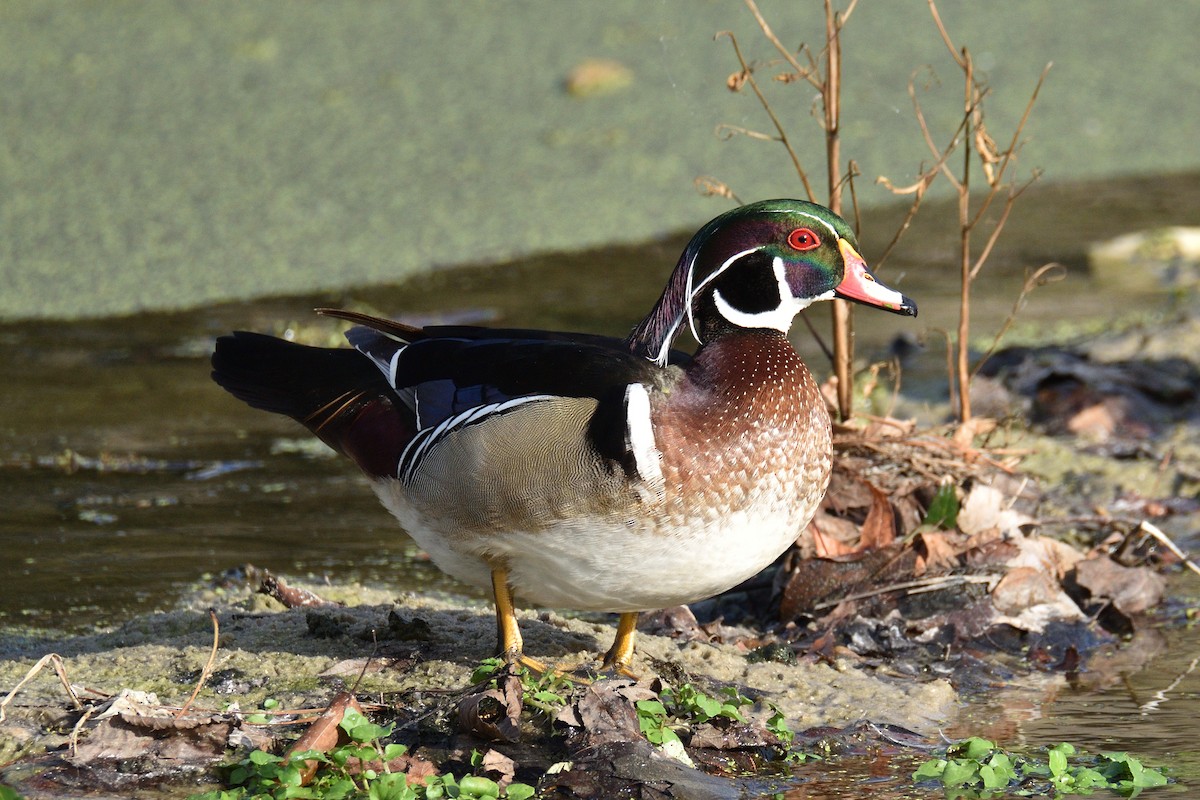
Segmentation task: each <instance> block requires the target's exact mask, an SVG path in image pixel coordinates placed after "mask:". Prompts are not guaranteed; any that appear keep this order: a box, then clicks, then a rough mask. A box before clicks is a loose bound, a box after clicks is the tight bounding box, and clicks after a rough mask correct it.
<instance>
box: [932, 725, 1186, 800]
mask: <svg viewBox="0 0 1200 800" xmlns="http://www.w3.org/2000/svg"><path fill="white" fill-rule="evenodd" d="M1072 759H1074V761H1075V763H1072ZM913 780H915V781H918V782H920V781H936V782H938V783H940V784H942V785H943V786H945V787H946V789H948V790H954V792H955V793H956V796H957V797H979V798H985V797H1002V796H1003V797H1028V796H1032V795H1035V794H1036V795H1043V794H1052V795H1055V796H1058V795H1065V794H1090V793H1091V792H1092V791H1093V790H1095V789H1110V790H1112V791H1115V792H1119V793H1121V794H1124V795H1126V796H1129V797H1135V796H1137V794H1139V793H1140V792H1141V790H1142V789H1147V788H1152V787H1155V786H1162V785H1164V784H1166V782H1167V779H1166V777H1164V776H1163V774H1162V773H1161V772H1159V771H1158V770H1154V769H1150V768H1148V767H1145V766H1143V765H1142V763H1141V762H1140V761H1138V760H1137V759H1136V758H1134V757H1133V756H1130V755H1128V754H1127V753H1102V754H1100V755H1098V756H1095V757H1088V756H1085V755H1083V754H1081V753H1078V752H1077V751H1076V749H1075V747H1074V746H1073V745H1070V744H1068V743H1066V742H1063V743H1062V744H1059V745H1055V746H1054V747H1051V748H1049V750H1048V751H1047V753H1046V760H1045V761H1041V760H1039V759H1034V758H1026V757H1024V756H1019V755H1013V754H1011V753H1007V752H1005V751H1004V750H1001V749H999V748H997V747H996V745H995V743H994V742H990V741H988V740H987V739H981V738H979V737H977V736H972V737H971V738H969V739H964V740H963V741H961V742H957V743H955V744H952V745H950V746H949V747H948V748H947V749H946V755H945V757H944V758H935V759H931V760H929V761H926V762H925V763H924V764H922V765H921V766H920V767H918V768H917V771H916V772H914V773H913Z"/></svg>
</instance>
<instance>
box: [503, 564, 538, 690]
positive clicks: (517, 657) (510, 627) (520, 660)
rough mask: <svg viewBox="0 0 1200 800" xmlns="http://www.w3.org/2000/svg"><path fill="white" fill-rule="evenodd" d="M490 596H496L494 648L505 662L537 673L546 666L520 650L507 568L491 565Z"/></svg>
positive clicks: (518, 630)
mask: <svg viewBox="0 0 1200 800" xmlns="http://www.w3.org/2000/svg"><path fill="white" fill-rule="evenodd" d="M492 596H493V597H495V598H496V649H497V650H499V652H500V657H501V658H503V659H504V663H506V664H510V665H511V664H521V665H522V666H524V667H527V668H528V669H530V670H533V671H534V672H537V673H539V674H541V673H544V672H546V666H545V665H544V664H542V663H541V662H540V661H538V660H537V659H535V658H529V657H528V656H526V655H525V654H524V652H522V647H523V646H524V644H523V642H522V641H521V629H520V628H518V627H517V610H516V608H515V607H514V606H513V601H512V590H511V589H509V587H508V570H507V569H505V568H504V567H495V566H493V567H492Z"/></svg>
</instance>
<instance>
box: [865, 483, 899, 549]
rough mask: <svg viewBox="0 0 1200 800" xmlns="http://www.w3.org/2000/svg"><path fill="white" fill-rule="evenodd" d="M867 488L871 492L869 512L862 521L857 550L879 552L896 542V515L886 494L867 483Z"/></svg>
mask: <svg viewBox="0 0 1200 800" xmlns="http://www.w3.org/2000/svg"><path fill="white" fill-rule="evenodd" d="M867 488H868V489H870V490H871V510H870V511H868V512H867V518H866V520H864V521H863V525H862V536H861V538H859V541H858V548H857V550H858V551H860V552H861V551H866V550H879V549H881V548H884V547H888V546H890V545H891V544H892V543H893V542H894V541H896V515H895V513H894V512H893V511H892V504H891V503H890V502H888V496H887V494H885V493H884V492H883V491H882V490H880V489H878V488H876V487H875V485H874V484H872V483H868V484H867Z"/></svg>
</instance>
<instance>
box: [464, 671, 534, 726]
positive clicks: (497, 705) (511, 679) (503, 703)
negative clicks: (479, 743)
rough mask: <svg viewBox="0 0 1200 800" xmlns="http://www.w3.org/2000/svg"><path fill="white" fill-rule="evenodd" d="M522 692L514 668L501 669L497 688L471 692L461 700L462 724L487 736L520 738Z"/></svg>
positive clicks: (497, 679) (519, 680)
mask: <svg viewBox="0 0 1200 800" xmlns="http://www.w3.org/2000/svg"><path fill="white" fill-rule="evenodd" d="M521 693H522V690H521V679H520V678H519V677H517V676H516V675H514V674H512V672H511V671H506V672H504V673H501V674H500V675H499V676H498V677H497V678H496V688H493V689H486V690H484V691H482V692H475V693H473V694H469V695H467V696H466V697H464V698H463V699H462V700H460V701H459V703H458V726H459V728H460V729H462V730H463V731H464V732H466V733H472V734H475V735H476V736H480V737H482V738H484V739H492V740H495V741H503V742H515V741H517V740H519V739H520V738H521V727H520V721H521Z"/></svg>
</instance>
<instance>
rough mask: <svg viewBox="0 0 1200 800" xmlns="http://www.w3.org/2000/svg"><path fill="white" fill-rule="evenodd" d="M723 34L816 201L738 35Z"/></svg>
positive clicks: (806, 187)
mask: <svg viewBox="0 0 1200 800" xmlns="http://www.w3.org/2000/svg"><path fill="white" fill-rule="evenodd" d="M721 36H728V37H729V41H730V42H731V43H732V44H733V52H734V54H735V55H736V56H737V60H738V64H740V65H741V67H742V70H743V71H745V72H746V82H747V83H748V84H750V88H751V89H753V90H754V95H755V97H757V98H758V102H759V104H760V105H761V106H762V107H763V110H764V111H766V112H767V116H768V117H770V118H771V124H773V125H774V126H775V130H776V131H777V132H778V133H779V141H780V142H782V143H783V147H784V149H785V150H787V154H788V157H789V158H791V160H792V166H793V167H794V168H795V170H796V174H797V175H798V176H799V177H800V183H802V184H804V191H805V192H806V193H807V194H808V199H809V200H812V201H814V202H815V199H816V195H815V194H814V193H813V190H812V185H811V184H810V183H809V182H808V174H807V173H805V171H804V166H803V165H802V164H801V163H800V156H798V155H797V154H796V151H795V149H794V148H793V147H792V143H791V142H790V141H788V136H787V131H786V130H784V128H783V124H782V123H781V122H780V121H779V118H778V117H776V116H775V111H774V109H772V108H771V104H770V102H768V101H767V98H766V97H765V96H764V95H763V93H762V89H760V88H759V86H758V81H756V80H755V79H754V70H753V69H752V68H751V67H750V65H749V64H747V63H746V59H745V58H743V57H742V49H741V47H739V46H738V42H737V37H736V36H734V35H733V33H732V32H731V31H721V32H720V33H718V34H717V38H720V37H721Z"/></svg>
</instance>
